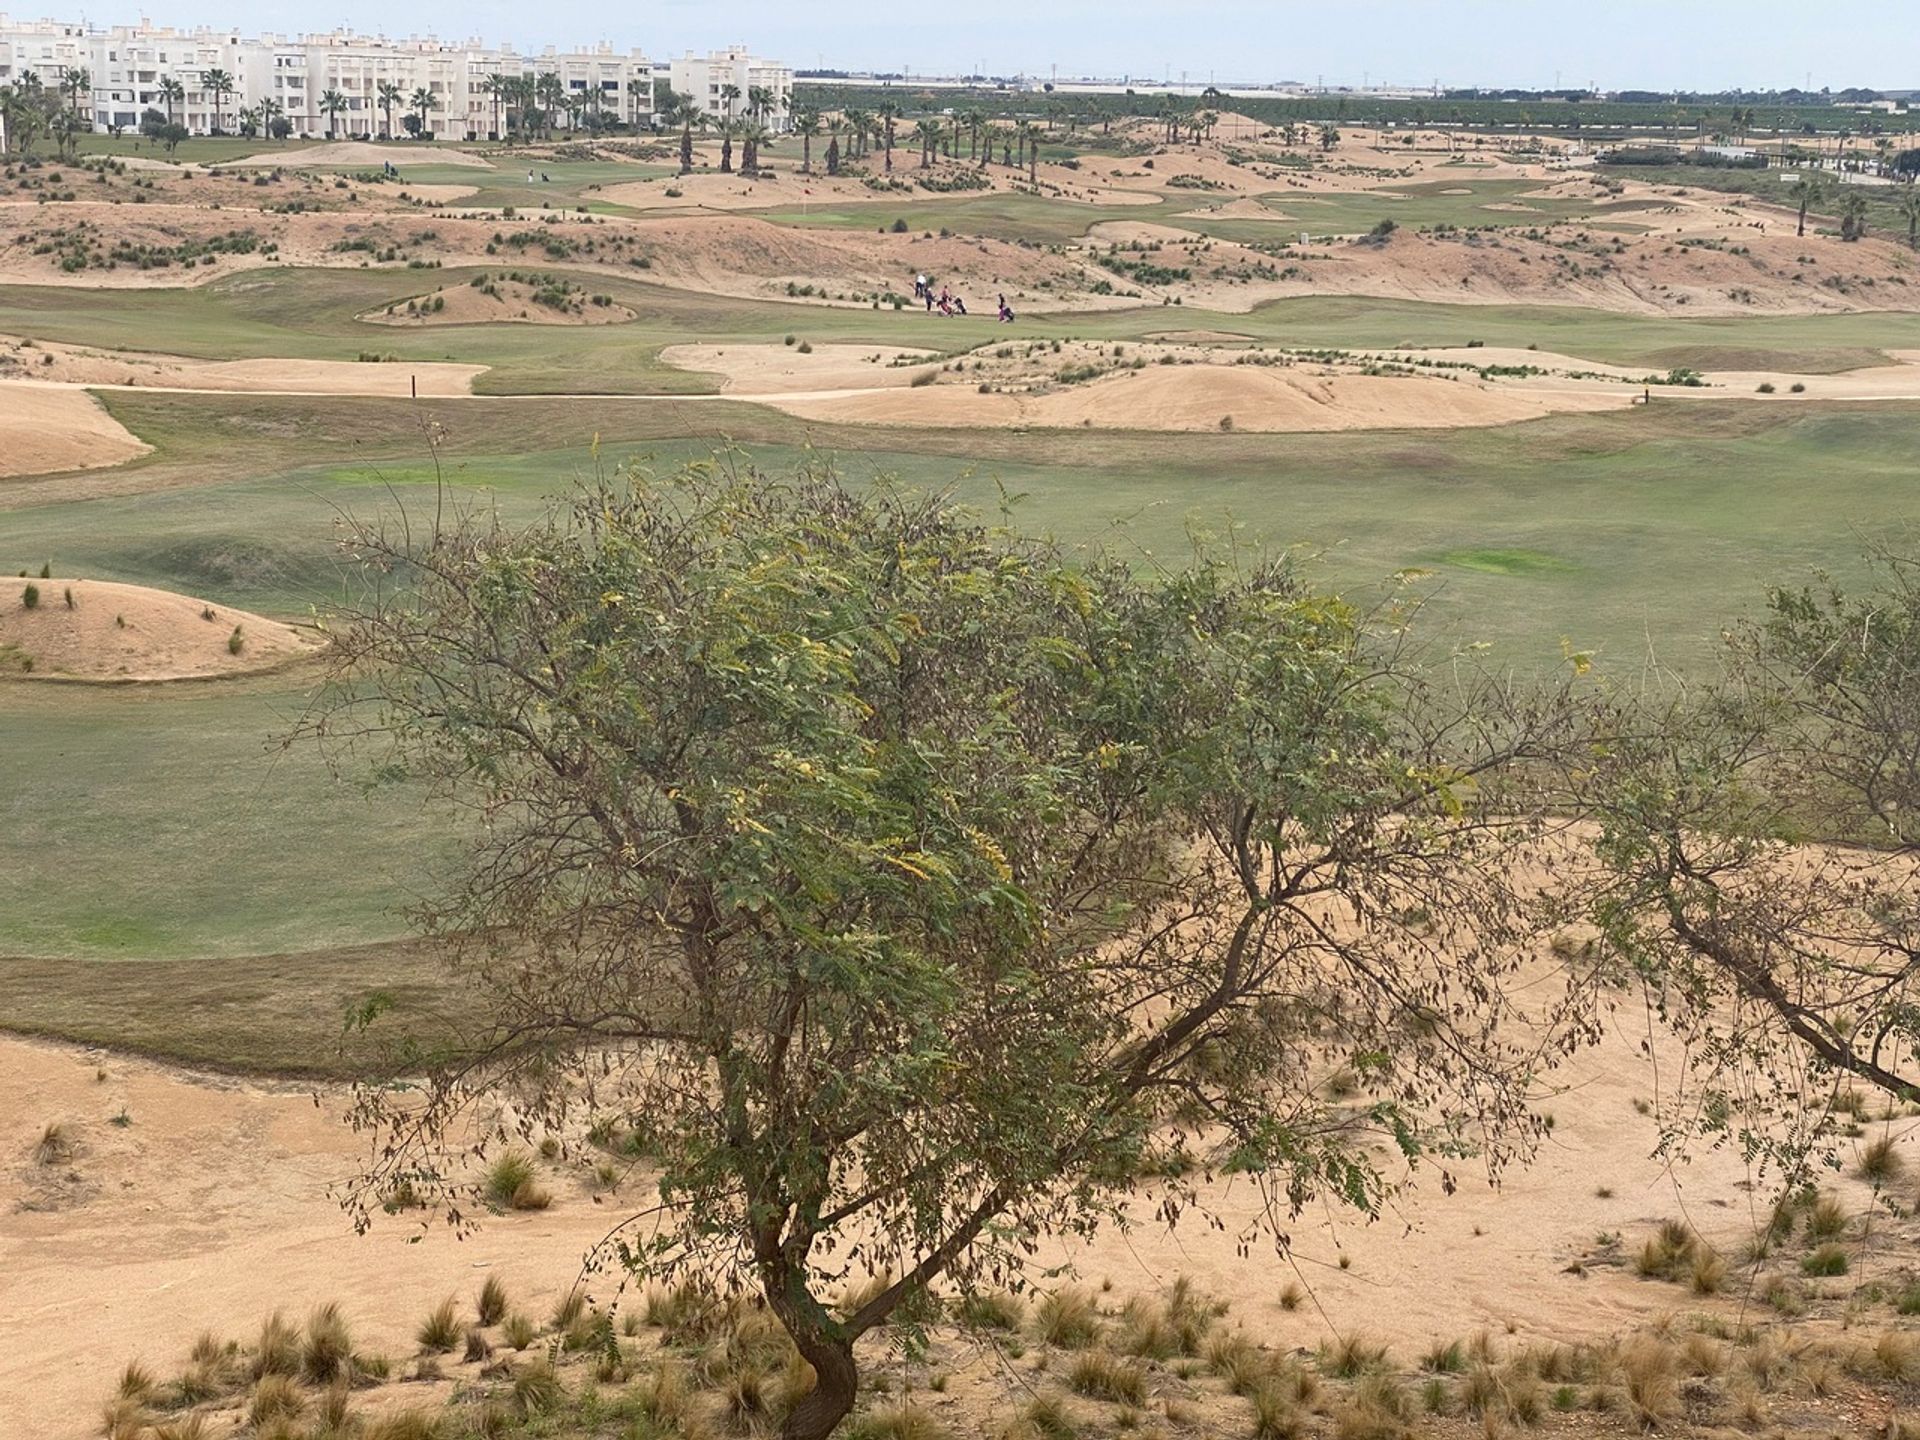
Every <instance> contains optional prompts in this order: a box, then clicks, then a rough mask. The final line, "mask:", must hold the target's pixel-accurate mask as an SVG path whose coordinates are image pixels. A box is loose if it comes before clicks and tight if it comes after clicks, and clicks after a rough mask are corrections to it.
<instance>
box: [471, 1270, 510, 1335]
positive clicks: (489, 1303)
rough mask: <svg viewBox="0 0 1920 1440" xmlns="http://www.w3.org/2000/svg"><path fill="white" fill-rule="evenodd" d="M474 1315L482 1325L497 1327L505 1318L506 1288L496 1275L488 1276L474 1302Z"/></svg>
mask: <svg viewBox="0 0 1920 1440" xmlns="http://www.w3.org/2000/svg"><path fill="white" fill-rule="evenodd" d="M474 1313H475V1314H476V1315H477V1316H478V1317H479V1320H480V1323H481V1324H482V1325H498V1324H499V1323H500V1322H501V1321H502V1320H504V1319H506V1316H507V1287H506V1286H505V1285H504V1284H502V1283H501V1280H500V1277H499V1276H498V1275H489V1276H488V1277H487V1280H486V1283H485V1284H484V1285H482V1286H481V1287H480V1295H479V1298H478V1299H477V1300H476V1301H475V1302H474Z"/></svg>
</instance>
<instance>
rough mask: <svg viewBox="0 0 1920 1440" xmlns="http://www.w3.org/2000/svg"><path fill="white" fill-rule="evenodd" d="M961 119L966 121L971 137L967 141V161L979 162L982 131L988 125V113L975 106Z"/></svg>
mask: <svg viewBox="0 0 1920 1440" xmlns="http://www.w3.org/2000/svg"><path fill="white" fill-rule="evenodd" d="M961 118H962V119H964V120H965V121H966V124H967V133H968V135H969V136H970V138H969V140H968V141H967V159H969V160H978V159H979V158H980V130H981V127H982V126H984V125H985V124H986V123H987V113H986V111H984V110H982V109H981V108H980V107H979V106H978V105H975V106H973V107H972V108H971V109H969V110H968V111H967V112H966V114H965V115H964V116H962V117H961Z"/></svg>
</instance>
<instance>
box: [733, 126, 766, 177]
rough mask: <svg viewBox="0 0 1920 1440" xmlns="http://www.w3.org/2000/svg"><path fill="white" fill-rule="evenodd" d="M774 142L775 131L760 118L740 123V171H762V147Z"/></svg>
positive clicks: (757, 172) (751, 173) (753, 172)
mask: <svg viewBox="0 0 1920 1440" xmlns="http://www.w3.org/2000/svg"><path fill="white" fill-rule="evenodd" d="M772 143H773V131H771V130H769V129H768V128H767V127H766V126H765V125H762V124H761V123H760V122H759V121H758V120H743V121H742V122H741V123H740V173H741V174H742V175H758V174H759V173H760V147H761V146H762V145H770V144H772Z"/></svg>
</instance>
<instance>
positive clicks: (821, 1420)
mask: <svg viewBox="0 0 1920 1440" xmlns="http://www.w3.org/2000/svg"><path fill="white" fill-rule="evenodd" d="M801 1328H802V1331H803V1333H801V1334H798V1335H795V1336H794V1344H795V1345H796V1346H797V1347H798V1348H799V1351H800V1354H801V1357H802V1358H803V1359H805V1360H806V1362H807V1363H808V1364H809V1365H811V1366H812V1367H813V1375H814V1381H813V1388H812V1389H811V1390H809V1391H808V1392H807V1393H806V1394H805V1395H803V1396H801V1397H800V1400H799V1403H798V1404H796V1405H795V1406H794V1407H793V1409H791V1410H789V1411H788V1412H787V1418H786V1420H785V1421H783V1422H782V1424H781V1426H780V1440H827V1437H828V1436H829V1435H831V1434H833V1432H834V1430H835V1429H836V1428H837V1427H838V1426H839V1424H840V1422H841V1421H842V1420H844V1419H846V1418H847V1416H848V1414H850V1413H851V1412H852V1410H853V1403H854V1401H855V1400H856V1399H857V1398H858V1397H859V1394H860V1372H859V1370H858V1369H857V1368H856V1367H855V1365H854V1363H853V1347H852V1346H851V1345H845V1344H841V1343H838V1342H836V1341H833V1340H830V1339H828V1338H827V1337H826V1336H824V1335H818V1334H812V1335H809V1334H806V1333H804V1330H805V1327H801Z"/></svg>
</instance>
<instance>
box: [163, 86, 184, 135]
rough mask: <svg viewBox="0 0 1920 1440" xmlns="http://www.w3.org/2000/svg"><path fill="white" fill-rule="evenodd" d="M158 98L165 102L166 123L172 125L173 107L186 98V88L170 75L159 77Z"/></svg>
mask: <svg viewBox="0 0 1920 1440" xmlns="http://www.w3.org/2000/svg"><path fill="white" fill-rule="evenodd" d="M160 98H161V99H162V100H164V101H166V102H167V123H168V124H169V125H171V124H172V123H173V118H174V117H173V107H174V106H175V105H177V104H179V103H180V102H181V101H183V100H185V99H186V98H187V87H186V86H185V85H183V84H181V83H180V82H179V81H178V80H176V79H175V78H174V77H173V76H171V75H163V76H161V77H160Z"/></svg>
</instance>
